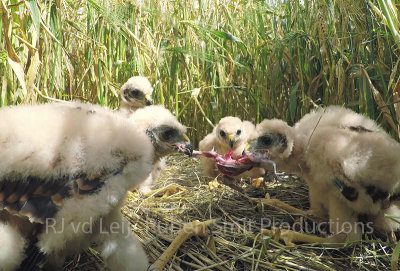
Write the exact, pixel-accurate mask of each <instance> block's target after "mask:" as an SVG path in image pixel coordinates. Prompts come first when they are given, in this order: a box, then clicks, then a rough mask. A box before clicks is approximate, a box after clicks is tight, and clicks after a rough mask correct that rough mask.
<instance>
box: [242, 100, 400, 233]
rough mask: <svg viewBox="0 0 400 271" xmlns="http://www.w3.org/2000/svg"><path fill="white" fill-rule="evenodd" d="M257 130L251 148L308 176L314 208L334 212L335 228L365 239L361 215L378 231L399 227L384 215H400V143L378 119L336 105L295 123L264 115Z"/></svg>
mask: <svg viewBox="0 0 400 271" xmlns="http://www.w3.org/2000/svg"><path fill="white" fill-rule="evenodd" d="M257 132H258V138H257V139H256V140H254V141H253V143H252V144H251V148H250V149H251V150H252V151H268V152H269V155H270V158H271V159H272V160H274V161H275V162H276V163H277V167H278V168H279V169H281V170H284V171H287V172H289V173H296V174H298V175H300V176H302V177H303V178H304V179H305V181H306V182H307V184H308V186H309V193H310V204H311V211H312V212H313V213H315V214H317V215H319V216H328V217H329V219H330V221H331V222H332V223H333V224H332V225H331V226H332V229H331V230H332V231H333V232H334V233H339V232H347V233H348V236H347V237H348V239H350V240H357V239H359V238H360V237H361V229H359V225H356V223H357V222H358V216H359V215H361V214H367V215H368V216H369V219H370V220H371V221H372V222H374V225H375V228H376V229H378V230H383V231H389V230H395V229H398V228H399V224H395V223H393V222H391V221H390V220H389V219H385V218H384V217H383V216H384V214H385V213H390V214H400V213H399V211H398V210H399V209H398V208H397V205H396V200H395V199H396V197H389V200H388V199H387V197H388V195H397V194H398V193H399V192H400V191H399V189H400V187H399V181H398V180H399V176H400V175H399V174H400V166H399V162H400V155H399V150H400V145H399V144H398V143H397V142H396V141H394V140H393V139H391V138H390V136H389V135H387V134H386V133H385V132H383V131H382V129H381V128H380V127H379V126H378V125H377V124H376V123H375V122H374V121H373V120H371V119H368V118H366V117H365V116H363V115H360V114H357V113H355V112H353V111H351V110H349V109H345V108H342V107H337V106H330V107H327V108H325V109H319V110H316V111H314V112H312V113H310V114H308V115H306V116H304V117H303V118H302V119H301V120H300V121H299V122H298V123H297V124H296V125H295V127H290V126H288V125H287V124H286V123H285V122H283V121H281V120H276V119H275V120H264V121H263V122H261V123H260V124H259V125H258V126H257ZM390 199H392V200H390ZM388 201H389V202H388ZM385 205H387V206H385ZM349 223H350V224H349ZM348 225H351V226H348Z"/></svg>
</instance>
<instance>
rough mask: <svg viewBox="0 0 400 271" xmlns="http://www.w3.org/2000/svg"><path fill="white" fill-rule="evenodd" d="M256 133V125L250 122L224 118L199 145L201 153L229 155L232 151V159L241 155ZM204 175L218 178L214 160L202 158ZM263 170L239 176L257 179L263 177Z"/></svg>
mask: <svg viewBox="0 0 400 271" xmlns="http://www.w3.org/2000/svg"><path fill="white" fill-rule="evenodd" d="M254 132H255V127H254V125H253V124H252V123H251V122H249V121H243V122H242V121H241V120H240V119H239V118H237V117H224V118H222V119H221V120H220V121H219V123H218V124H217V126H216V127H215V128H214V129H213V131H212V132H211V133H210V134H208V135H207V136H206V137H205V138H204V139H203V140H201V141H200V143H199V150H200V151H203V152H204V151H215V152H216V153H217V154H220V155H223V154H227V153H228V152H229V151H231V150H232V153H231V155H232V157H233V158H236V157H237V156H238V155H241V154H242V153H243V151H244V149H245V147H246V145H247V140H248V138H249V137H250V136H252V134H253V133H254ZM201 163H202V165H203V168H204V173H205V175H207V176H210V177H216V176H218V174H219V172H218V169H217V166H216V163H215V161H214V160H213V159H209V158H207V157H204V156H203V157H202V158H201ZM263 173H264V170H263V169H260V168H254V169H251V170H249V171H246V172H243V173H242V174H240V175H238V176H237V178H241V177H253V178H257V177H260V176H262V175H263Z"/></svg>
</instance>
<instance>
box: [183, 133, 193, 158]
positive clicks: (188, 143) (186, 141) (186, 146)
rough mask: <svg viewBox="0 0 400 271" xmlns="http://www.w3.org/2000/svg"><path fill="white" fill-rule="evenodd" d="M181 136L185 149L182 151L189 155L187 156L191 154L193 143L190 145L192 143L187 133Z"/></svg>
mask: <svg viewBox="0 0 400 271" xmlns="http://www.w3.org/2000/svg"><path fill="white" fill-rule="evenodd" d="M183 138H184V139H185V143H186V144H185V150H184V153H185V154H187V155H189V156H192V154H193V145H192V143H191V142H190V139H189V137H188V136H187V134H183Z"/></svg>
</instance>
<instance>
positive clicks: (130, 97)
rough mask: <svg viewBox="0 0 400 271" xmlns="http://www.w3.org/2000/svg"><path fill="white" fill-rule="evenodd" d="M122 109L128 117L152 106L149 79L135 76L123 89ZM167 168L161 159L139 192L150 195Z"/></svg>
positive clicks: (151, 89) (151, 91) (151, 88)
mask: <svg viewBox="0 0 400 271" xmlns="http://www.w3.org/2000/svg"><path fill="white" fill-rule="evenodd" d="M120 92H121V108H120V111H121V112H123V113H124V114H126V115H127V116H128V117H129V116H130V115H131V114H133V113H134V112H135V111H136V110H138V109H140V108H143V107H145V106H149V105H151V104H152V99H151V94H152V93H153V87H152V86H151V83H150V81H149V80H148V79H147V77H144V76H134V77H131V78H129V80H128V81H127V82H126V83H125V84H124V85H123V86H122V87H121V91H120ZM164 166H165V159H160V160H159V161H158V162H157V163H155V164H154V167H153V170H152V172H151V173H150V174H149V176H148V177H147V178H146V180H145V181H144V182H143V183H142V185H140V187H139V191H140V192H141V193H142V194H146V193H148V192H149V191H150V190H151V189H150V187H151V185H152V183H153V182H154V180H156V179H158V177H159V176H160V174H161V169H162V168H163V167H164Z"/></svg>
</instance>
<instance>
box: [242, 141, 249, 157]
mask: <svg viewBox="0 0 400 271" xmlns="http://www.w3.org/2000/svg"><path fill="white" fill-rule="evenodd" d="M249 149H250V144H249V143H247V144H246V147H244V149H243V152H242V155H246V152H248V151H249Z"/></svg>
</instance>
